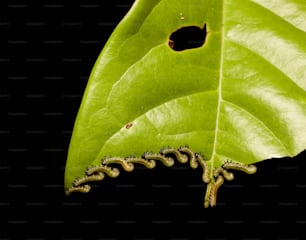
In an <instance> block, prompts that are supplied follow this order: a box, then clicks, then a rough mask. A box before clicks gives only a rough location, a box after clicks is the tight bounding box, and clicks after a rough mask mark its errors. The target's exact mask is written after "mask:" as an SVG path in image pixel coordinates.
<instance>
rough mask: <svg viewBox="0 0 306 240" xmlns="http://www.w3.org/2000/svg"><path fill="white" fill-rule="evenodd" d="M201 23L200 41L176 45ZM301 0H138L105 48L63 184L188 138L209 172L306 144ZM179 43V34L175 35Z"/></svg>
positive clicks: (305, 14) (305, 27)
mask: <svg viewBox="0 0 306 240" xmlns="http://www.w3.org/2000/svg"><path fill="white" fill-rule="evenodd" d="M188 26H195V27H198V28H200V29H202V30H203V28H204V26H205V27H206V31H207V33H206V38H205V42H204V44H203V45H202V46H200V47H196V48H192V49H186V50H183V51H175V50H174V49H172V48H171V44H169V38H170V36H171V34H172V33H173V32H175V31H177V30H179V29H181V28H183V27H188ZM305 31H306V3H305V1H304V0H269V1H266V0H252V1H251V0H223V1H222V0H218V1H211V0H150V1H148V0H136V2H135V3H134V5H133V7H132V9H131V10H130V12H129V13H128V14H127V15H126V17H125V18H124V19H123V20H122V21H121V23H120V24H119V25H118V26H117V28H116V30H115V31H114V33H113V34H112V36H111V37H110V39H109V41H108V43H107V44H106V46H105V47H104V49H103V51H102V53H101V54H100V56H99V58H98V60H97V62H96V64H95V66H94V68H93V70H92V73H91V76H90V79H89V82H88V85H87V88H86V91H85V94H84V97H83V100H82V104H81V107H80V110H79V113H78V116H77V120H76V122H75V126H74V131H73V136H72V139H71V143H70V148H69V156H68V160H67V166H66V173H65V187H66V188H69V187H71V186H72V184H73V181H74V180H75V179H76V178H82V177H84V176H85V175H86V174H85V170H86V168H87V167H88V166H98V165H100V164H101V161H102V159H104V158H105V157H109V156H116V157H123V158H124V157H127V156H137V157H140V156H142V155H143V153H144V152H146V151H152V152H153V153H158V152H159V151H160V149H162V148H163V147H167V146H170V147H172V148H175V149H179V147H180V146H186V145H188V147H189V149H191V150H192V151H193V152H195V153H201V156H203V157H204V159H205V163H206V164H207V169H208V175H209V178H210V180H211V181H212V182H216V181H217V180H216V176H215V175H214V170H215V169H218V168H220V167H222V166H223V165H224V163H228V162H232V163H235V164H236V163H237V164H241V165H245V166H247V165H249V164H253V163H256V162H259V161H262V160H266V159H269V158H278V157H285V156H295V155H297V154H298V153H300V152H301V151H303V150H304V149H305V148H306V44H305V43H306V41H305V40H306V33H305ZM174 44H175V43H174Z"/></svg>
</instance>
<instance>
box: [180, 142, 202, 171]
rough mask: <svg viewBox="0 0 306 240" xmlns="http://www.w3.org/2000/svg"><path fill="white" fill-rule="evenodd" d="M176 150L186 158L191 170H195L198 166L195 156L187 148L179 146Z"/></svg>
mask: <svg viewBox="0 0 306 240" xmlns="http://www.w3.org/2000/svg"><path fill="white" fill-rule="evenodd" d="M178 150H179V151H180V152H181V153H184V154H186V155H187V156H188V158H189V161H190V163H189V164H190V167H191V168H193V169H196V168H197V167H198V166H199V164H198V163H197V159H196V156H195V154H194V153H193V152H192V151H191V150H190V149H189V147H188V146H181V147H180V148H179V149H178Z"/></svg>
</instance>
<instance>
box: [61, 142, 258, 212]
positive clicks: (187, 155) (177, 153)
mask: <svg viewBox="0 0 306 240" xmlns="http://www.w3.org/2000/svg"><path fill="white" fill-rule="evenodd" d="M175 160H177V161H178V162H179V163H187V162H188V161H189V164H190V167H191V168H193V169H196V168H198V166H199V165H200V166H201V168H202V170H203V174H202V180H203V182H204V183H206V184H207V189H206V195H205V198H204V207H205V208H207V207H213V206H215V205H216V203H217V191H218V189H219V187H220V186H221V185H222V184H223V183H224V179H225V180H228V181H231V180H233V179H234V174H233V173H232V172H229V171H228V170H239V171H243V172H245V173H247V174H253V173H255V172H256V170H257V168H256V166H255V165H246V164H241V163H237V162H231V161H226V162H224V164H223V165H222V166H221V167H219V168H215V169H214V171H210V169H209V166H208V164H207V161H206V160H205V159H204V157H203V156H202V155H201V154H200V153H195V152H193V151H192V150H191V149H189V147H187V146H181V147H180V148H179V149H175V148H170V147H168V148H163V149H161V151H160V152H159V153H152V152H145V153H144V154H143V155H142V156H141V157H134V156H130V157H126V158H122V157H105V158H103V160H102V161H101V164H100V165H97V166H91V167H88V168H87V169H86V171H85V173H86V176H84V177H81V178H76V179H75V180H74V182H73V186H71V187H69V188H67V189H66V194H67V195H69V194H71V193H73V192H82V193H88V192H89V191H90V190H91V186H90V185H89V184H88V183H89V182H93V181H102V180H103V179H104V177H105V175H107V176H109V177H111V178H116V177H118V176H119V174H120V171H119V169H118V168H116V167H112V166H113V165H114V164H116V165H120V166H121V167H122V169H123V170H125V171H127V172H132V171H133V170H134V168H135V166H134V165H135V164H139V165H143V166H145V167H146V168H148V169H152V168H154V167H155V166H156V161H160V162H162V163H163V164H164V165H165V166H167V167H172V166H173V165H174V163H175ZM210 173H213V176H210Z"/></svg>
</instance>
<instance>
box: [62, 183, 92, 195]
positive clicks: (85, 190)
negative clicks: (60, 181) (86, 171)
mask: <svg viewBox="0 0 306 240" xmlns="http://www.w3.org/2000/svg"><path fill="white" fill-rule="evenodd" d="M90 189H91V187H90V185H83V186H78V187H70V188H67V189H66V195H69V194H70V193H73V192H81V193H88V192H89V191H90Z"/></svg>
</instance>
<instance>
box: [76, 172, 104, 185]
mask: <svg viewBox="0 0 306 240" xmlns="http://www.w3.org/2000/svg"><path fill="white" fill-rule="evenodd" d="M104 177H105V175H104V173H103V172H98V173H96V174H93V175H90V176H85V177H82V178H77V179H75V180H74V181H73V183H72V184H73V186H74V187H77V186H79V185H82V184H84V183H86V182H93V181H102V180H103V179H104Z"/></svg>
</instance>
